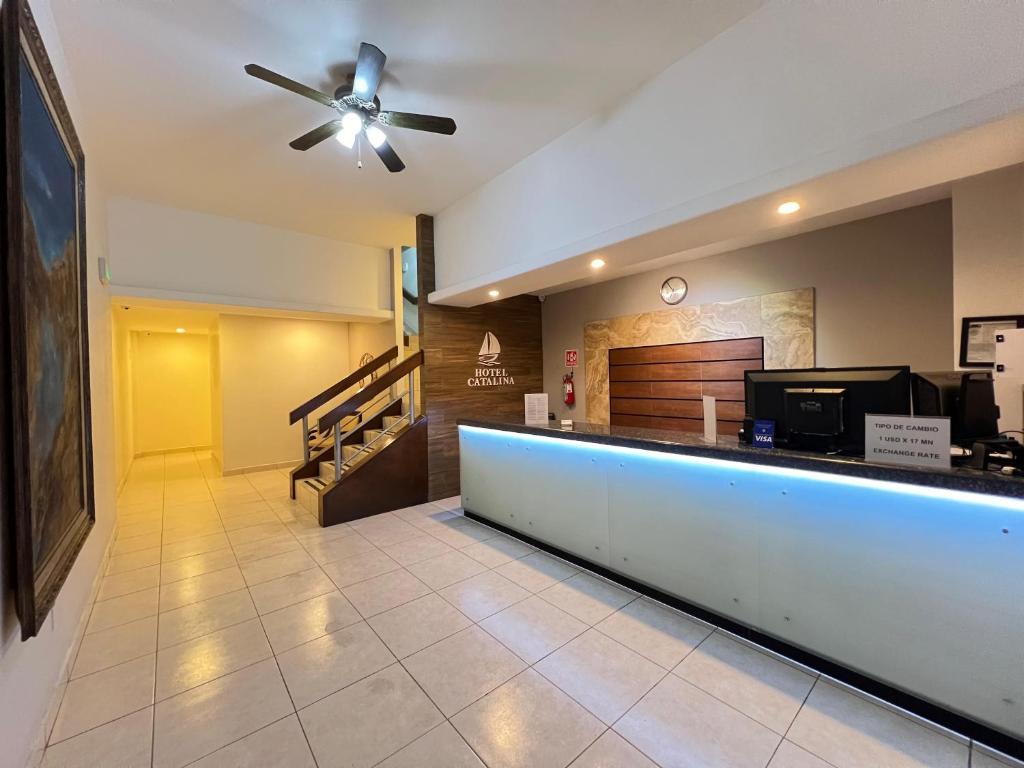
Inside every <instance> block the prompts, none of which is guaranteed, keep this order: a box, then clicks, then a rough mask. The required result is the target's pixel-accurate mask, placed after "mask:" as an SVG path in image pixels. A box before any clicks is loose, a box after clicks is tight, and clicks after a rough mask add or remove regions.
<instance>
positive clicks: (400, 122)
mask: <svg viewBox="0 0 1024 768" xmlns="http://www.w3.org/2000/svg"><path fill="white" fill-rule="evenodd" d="M377 119H378V120H379V121H380V122H382V123H384V125H393V126H394V127H395V128H412V129H413V130H415V131H430V132H431V133H443V134H445V135H447V136H451V135H452V134H453V133H455V121H454V120H452V119H451V118H450V117H437V116H436V115H417V114H415V113H413V112H389V111H385V112H381V113H380V114H379V115H377Z"/></svg>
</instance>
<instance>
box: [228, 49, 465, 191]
mask: <svg viewBox="0 0 1024 768" xmlns="http://www.w3.org/2000/svg"><path fill="white" fill-rule="evenodd" d="M386 60H387V57H386V56H385V55H384V54H383V52H382V51H381V50H380V48H378V47H377V46H375V45H371V44H370V43H361V44H360V45H359V58H358V59H357V60H356V71H355V74H354V75H353V76H352V79H351V82H349V83H348V84H346V85H341V86H338V88H337V89H335V91H334V97H333V98H332V97H331V96H328V95H327V94H326V93H322V92H321V91H318V90H317V89H316V88H310V87H309V86H308V85H303V84H302V83H297V82H295V81H294V80H290V79H288V78H287V77H285V76H284V75H279V74H277V73H276V72H272V71H270V70H269V69H266V68H265V67H261V66H260V65H259V64H246V66H245V71H246V73H248V74H250V75H252V76H253V77H256V78H259V79H260V80H265V81H266V82H268V83H272V84H273V85H276V86H279V87H281V88H285V89H286V90H289V91H291V92H292V93H297V94H299V95H300V96H305V97H306V98H307V99H312V100H313V101H317V102H319V103H321V104H323V105H324V106H325V107H330V108H331V109H334V110H337V111H338V112H339V113H340V119H335V120H330V121H329V122H326V123H324V124H323V125H321V126H320V127H319V128H314V129H313V130H312V131H310V132H309V133H306V134H303V135H302V136H299V138H297V139H295V140H294V141H291V142H289V146H291V147H292V149H298V150H301V151H303V152H305V151H306V150H307V149H309V148H310V147H314V146H316V145H317V144H319V143H320V142H321V141H324V140H325V139H329V138H330V137H331V136H336V137H337V139H338V141H339V142H341V144H342V145H343V146H345V147H347V148H349V149H351V148H352V146H353V145H354V144H355V143H356V141H357V140H358V139H359V137H360V136H365V137H366V140H367V141H368V142H369V143H370V146H371V147H373V151H374V152H376V153H377V156H378V157H379V158H380V159H381V161H382V162H383V163H384V165H385V166H387V169H388V170H389V171H391V172H392V173H397V172H398V171H401V170H402V169H404V168H405V163H403V162H402V159H401V158H400V157H399V156H398V155H397V154H396V153H395V150H394V149H392V148H391V145H390V144H389V143H388V137H387V134H385V133H384V131H383V130H382V129H381V126H390V127H394V128H412V129H413V130H416V131H428V132H429V133H443V134H445V135H448V136H450V135H452V134H453V133H455V121H454V120H452V119H451V118H450V117H435V116H434V115H417V114H414V113H412V112H393V111H390V110H381V108H380V98H379V97H378V96H377V86H378V85H379V83H380V78H381V73H382V72H383V71H384V62H385V61H386ZM359 167H360V168H361V167H362V161H361V160H360V161H359Z"/></svg>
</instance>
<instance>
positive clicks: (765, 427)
mask: <svg viewBox="0 0 1024 768" xmlns="http://www.w3.org/2000/svg"><path fill="white" fill-rule="evenodd" d="M753 444H754V446H755V447H757V448H774V447H775V422H774V421H771V420H770V419H758V420H756V421H755V422H754V442H753Z"/></svg>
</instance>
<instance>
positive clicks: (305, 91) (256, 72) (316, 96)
mask: <svg viewBox="0 0 1024 768" xmlns="http://www.w3.org/2000/svg"><path fill="white" fill-rule="evenodd" d="M245 71H246V74H249V75H252V76H253V77H256V78H259V79H260V80H265V81H266V82H268V83H271V84H273V85H276V86H278V87H279V88H284V89H285V90H288V91H291V92H292V93H297V94H299V96H305V97H306V98H307V99H312V100H313V101H319V102H320V103H321V104H323V105H324V106H325V107H333V106H335V105H336V103H337V102H335V101H334V99H332V98H331V97H330V96H328V95H327V94H326V93H321V92H320V91H318V90H316V89H315V88H310V87H309V86H308V85H303V84H302V83H297V82H295V81H294V80H290V79H288V78H287V77H285V76H284V75H279V74H277V72H271V71H270V70H269V69H267V68H266V67H261V66H260V65H259V64H246V65H245Z"/></svg>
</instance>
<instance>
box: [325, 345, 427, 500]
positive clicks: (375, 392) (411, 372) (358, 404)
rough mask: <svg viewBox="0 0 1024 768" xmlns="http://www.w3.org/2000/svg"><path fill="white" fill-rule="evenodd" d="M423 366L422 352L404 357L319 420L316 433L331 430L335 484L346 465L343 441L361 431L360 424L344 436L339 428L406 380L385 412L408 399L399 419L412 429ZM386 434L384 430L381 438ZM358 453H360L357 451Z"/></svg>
mask: <svg viewBox="0 0 1024 768" xmlns="http://www.w3.org/2000/svg"><path fill="white" fill-rule="evenodd" d="M421 365H423V350H420V351H418V352H415V353H413V354H411V355H409V356H408V357H406V358H405V359H404V360H402V362H400V363H398V364H397V365H395V366H394V367H391V368H389V370H388V371H387V372H385V373H383V374H381V375H380V376H379V377H378V378H377V380H376V381H372V382H370V383H369V384H368V385H367V386H365V387H363V389H361V390H359V392H357V393H356V394H354V395H353V396H352V397H350V398H349V399H348V400H346V401H345V402H344V403H342V404H341V405H338V406H336V407H335V408H333V409H332V410H331V411H330V412H328V413H326V414H324V415H323V416H321V417H320V419H319V421H318V422H317V429H318V430H319V432H320V433H321V434H324V433H326V431H327V430H328V429H334V479H335V481H337V480H340V479H341V472H342V465H343V464H344V463H345V462H344V461H343V460H342V456H341V449H342V441H343V440H344V439H345V437H346V436H348V435H351V434H353V433H354V432H355V431H356V430H357V429H362V428H363V427H362V424H359V425H357V426H355V427H353V428H352V429H350V430H349V431H348V432H346V433H345V434H344V435H343V434H342V432H341V430H340V429H339V428H338V424H339V423H340V422H341V420H342V419H344V418H345V417H347V416H351V415H352V414H355V413H360V412H362V408H363V406H364V405H366V404H367V403H374V402H376V401H377V400H378V399H379V396H380V395H381V393H385V392H387V393H393V392H394V389H393V388H394V385H396V384H397V383H398V382H400V381H401V380H402V379H404V378H408V385H407V388H406V391H405V392H404V393H403V394H402V395H400V396H394V395H393V394H392V397H391V399H390V402H389V403H388V405H387V406H384V408H387V407H388V406H390V405H393V404H394V403H395V402H399V401H401V399H402V398H403V397H406V396H408V398H409V410H408V411H407V412H406V413H403V414H402V416H401V418H402V419H408V421H409V424H410V425H412V424H414V423H415V422H416V369H417V368H419V367H420V366H421ZM383 410H384V409H383V408H381V409H377V412H376V413H375V414H374V415H379V414H380V413H381V412H382V411H383ZM370 418H373V416H368V417H364V418H362V419H361V422H364V421H368V420H369V419H370ZM387 431H388V430H384V434H386V433H387ZM381 436H382V435H378V437H377V438H374V440H372V441H371V443H372V442H375V441H376V440H377V439H379V438H380V437H381ZM366 445H367V444H364V446H363V448H364V449H365V448H366ZM360 452H361V451H360Z"/></svg>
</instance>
